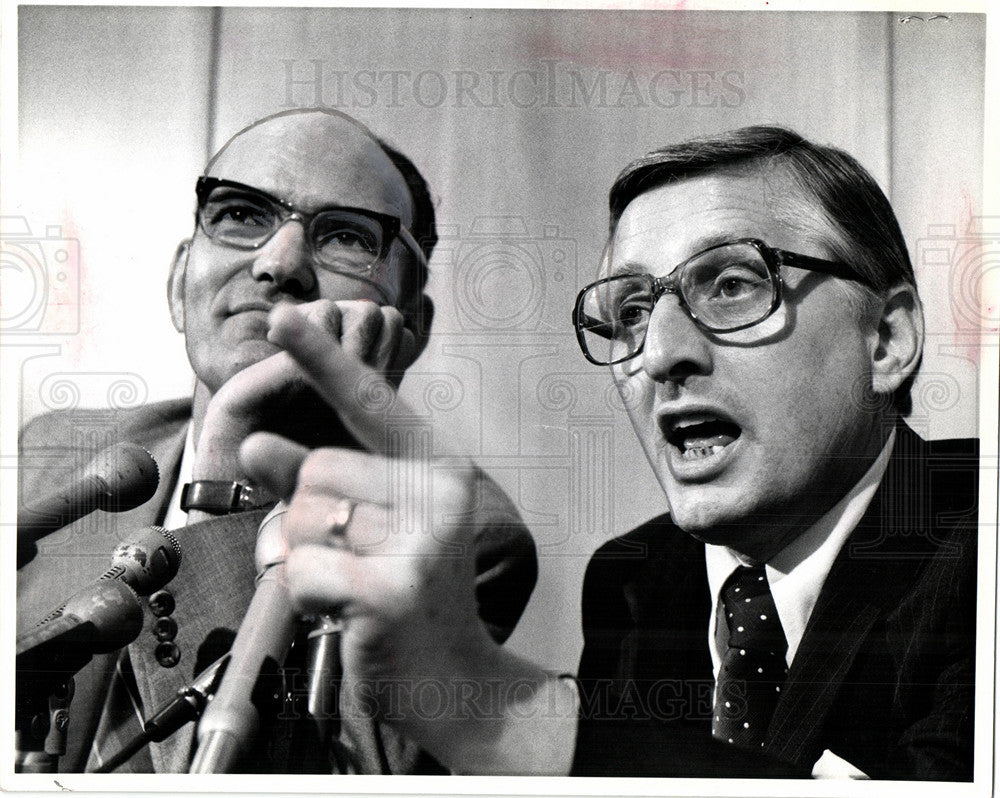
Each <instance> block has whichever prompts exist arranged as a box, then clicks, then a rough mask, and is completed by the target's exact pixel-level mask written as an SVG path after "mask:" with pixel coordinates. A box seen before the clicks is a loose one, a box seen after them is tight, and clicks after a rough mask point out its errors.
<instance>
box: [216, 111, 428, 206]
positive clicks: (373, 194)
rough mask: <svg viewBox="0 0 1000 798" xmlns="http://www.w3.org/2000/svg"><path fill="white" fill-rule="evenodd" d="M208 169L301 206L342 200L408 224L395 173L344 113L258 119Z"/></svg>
mask: <svg viewBox="0 0 1000 798" xmlns="http://www.w3.org/2000/svg"><path fill="white" fill-rule="evenodd" d="M208 174H209V175H211V176H212V177H221V178H226V179H228V180H236V181H239V182H241V183H246V184H247V185H250V186H254V187H255V188H259V189H262V190H263V191H267V192H269V193H271V194H274V195H275V196H277V197H280V198H281V199H283V200H286V201H288V202H290V203H292V204H293V205H295V206H296V207H297V208H300V209H302V210H314V209H316V208H319V207H323V206H328V205H343V206H349V207H357V208H367V209H368V210H373V211H378V212H380V213H388V214H390V215H392V216H397V217H399V218H400V219H401V220H402V221H403V223H404V224H406V225H409V224H410V223H411V222H412V204H411V199H410V193H409V189H408V188H407V186H406V181H405V180H404V179H403V176H402V174H401V173H400V172H399V170H398V169H397V168H396V166H395V164H393V163H392V161H391V160H390V159H389V157H388V156H387V155H386V154H385V152H383V150H382V148H381V147H380V146H379V145H378V143H377V142H376V141H375V140H374V139H373V138H372V136H371V134H370V133H368V131H367V130H365V129H364V128H363V127H361V126H360V125H358V124H357V123H355V122H352V121H351V120H349V119H345V118H343V117H338V116H333V115H328V114H318V113H317V114H301V115H299V114H293V115H290V116H284V117H277V118H275V119H271V120H268V121H266V122H263V123H261V124H259V125H257V126H256V127H253V128H251V129H250V130H248V131H246V132H244V133H242V134H240V135H238V136H237V137H235V138H234V139H232V140H231V141H230V142H229V144H228V145H227V146H226V148H225V149H224V150H223V151H222V153H221V154H220V155H219V156H218V158H217V159H216V160H215V162H214V163H213V164H212V165H211V168H210V169H209V170H208Z"/></svg>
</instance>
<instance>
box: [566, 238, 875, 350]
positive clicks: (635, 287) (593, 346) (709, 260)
mask: <svg viewBox="0 0 1000 798" xmlns="http://www.w3.org/2000/svg"><path fill="white" fill-rule="evenodd" d="M782 266H794V267H796V268H799V269H808V270H810V271H816V272H822V273H823V274H829V275H832V276H834V277H840V278H841V279H844V280H854V281H856V282H860V283H864V284H866V285H867V284H868V283H867V281H866V280H865V279H864V278H863V277H861V276H860V275H859V274H858V273H857V272H855V271H854V270H853V269H852V268H851V267H850V266H848V265H846V264H844V263H840V262H838V261H832V260H823V259H822V258H813V257H810V256H808V255H799V254H796V253H795V252H786V251H785V250H781V249H774V248H772V247H769V246H768V245H767V244H765V243H764V242H763V241H760V240H759V239H756V238H741V239H738V240H736V241H729V242H727V243H724V244H717V245H715V246H712V247H709V248H708V249H703V250H701V251H700V252H697V253H696V254H694V255H692V256H691V257H690V258H688V259H687V260H685V261H684V262H683V263H681V264H680V265H678V266H677V267H676V268H674V269H673V271H671V272H670V274H668V275H666V276H664V277H653V276H652V275H649V274H644V273H637V274H631V273H630V274H616V275H613V276H611V277H605V278H604V279H603V280H598V281H597V282H595V283H591V284H590V285H588V286H587V287H586V288H584V289H583V290H582V291H581V292H580V293H579V295H578V296H577V298H576V306H575V307H574V308H573V326H574V328H575V329H576V337H577V340H578V341H579V343H580V348H581V349H582V350H583V354H584V356H585V357H586V358H587V360H589V361H590V362H591V363H594V364H596V365H598V366H609V365H613V364H615V363H621V362H623V361H625V360H628V359H630V358H633V357H635V356H636V355H638V354H639V353H640V352H642V348H643V345H644V344H645V343H646V330H647V328H648V327H649V318H650V316H651V315H652V313H653V307H654V306H655V305H656V303H657V301H659V299H660V298H661V297H662V296H663V295H664V294H675V295H676V296H677V299H678V301H679V303H680V306H681V307H682V308H683V309H684V311H685V312H686V313H687V314H688V316H690V317H691V318H692V319H693V320H694V322H695V323H696V324H697V325H698V326H699V327H700V328H701V329H703V330H705V331H707V332H713V333H726V332H735V331H736V330H743V329H745V328H747V327H753V326H754V325H755V324H760V323H761V322H762V321H764V319H766V318H768V317H769V316H770V315H772V314H773V313H774V312H775V311H776V310H777V309H778V308H779V307H780V306H781V292H782V280H781V267H782Z"/></svg>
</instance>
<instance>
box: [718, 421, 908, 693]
mask: <svg viewBox="0 0 1000 798" xmlns="http://www.w3.org/2000/svg"><path fill="white" fill-rule="evenodd" d="M895 442H896V431H895V430H893V431H892V433H891V434H890V435H889V440H888V441H886V444H885V446H884V447H883V449H882V451H881V452H880V453H879V456H878V457H876V458H875V462H873V463H872V464H871V467H870V468H869V469H868V470H867V471H866V472H865V475H864V476H863V477H861V479H860V480H859V481H858V483H857V484H856V485H855V486H854V487H853V488H852V489H851V491H850V492H849V493H848V494H847V495H846V496H845V497H844V498H843V499H841V500H840V501H839V502H837V504H835V505H834V506H833V507H832V508H830V510H829V511H828V512H827V513H826V514H825V515H824V516H823V517H822V518H820V519H819V521H817V522H816V523H815V524H813V526H811V527H810V528H809V529H807V530H806V531H805V533H803V534H802V535H800V536H799V537H797V538H796V539H795V540H793V541H792V542H791V543H790V544H788V546H786V547H785V548H784V549H782V550H781V551H780V552H778V553H777V554H776V555H775V556H774V557H772V558H771V560H770V561H768V562H767V563H766V564H765V566H764V572H765V573H766V574H767V582H768V584H769V585H770V587H771V595H772V596H774V606H775V607H776V608H777V610H778V620H780V621H781V628H782V629H783V630H784V632H785V639H786V640H787V641H788V651H787V652H786V654H785V662H786V664H787V665H788V666H789V667H791V665H792V660H793V659H794V658H795V652H796V651H797V650H798V648H799V643H800V642H801V641H802V633H803V632H805V629H806V624H807V623H808V622H809V616H810V615H811V614H812V610H813V607H814V606H815V605H816V599H817V598H818V597H819V592H820V590H821V589H822V588H823V583H824V582H825V581H826V577H827V575H828V574H829V573H830V568H831V567H832V566H833V561H834V560H835V559H836V557H837V554H838V553H839V552H840V550H841V548H843V546H844V543H845V542H846V541H847V538H848V536H849V535H850V534H851V532H853V531H854V528H855V527H856V526H857V525H858V524H859V523H860V521H861V518H862V516H864V514H865V511H866V510H867V509H868V505H869V504H870V503H871V500H872V497H873V496H874V495H875V490H876V489H877V488H878V485H879V483H880V482H881V481H882V477H883V475H884V474H885V469H886V466H887V465H888V464H889V456H890V455H891V454H892V447H893V444H894V443H895ZM705 563H706V566H707V568H708V586H709V589H710V590H711V592H712V599H713V603H712V614H711V617H710V618H709V622H708V646H709V650H710V651H711V652H712V669H713V672H714V673H715V678H716V679H718V678H719V668H720V666H721V662H722V657H723V654H724V653H725V650H724V646H722V645H721V643H722V641H723V640H725V638H726V635H720V636H718V637H717V635H716V623H717V622H718V619H719V618H720V617H722V616H721V615H720V613H719V605H720V601H721V598H720V596H719V594H720V593H721V592H722V586H723V585H724V584H725V582H726V580H727V579H728V578H729V576H730V575H731V574H732V573H733V571H735V570H736V569H737V568H738V567H739V566H740V565H749V564H750V563H748V562H746V561H745V559H743V558H741V557H740V555H738V554H736V553H735V552H734V551H732V550H731V549H728V548H726V547H725V546H716V545H712V544H708V543H706V544H705ZM720 638H721V639H720Z"/></svg>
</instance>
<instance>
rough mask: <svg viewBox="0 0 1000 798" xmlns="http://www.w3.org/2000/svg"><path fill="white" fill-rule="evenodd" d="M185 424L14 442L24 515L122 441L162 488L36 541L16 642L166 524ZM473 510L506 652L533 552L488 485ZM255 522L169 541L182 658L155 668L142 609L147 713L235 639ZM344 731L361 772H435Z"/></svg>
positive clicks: (78, 717)
mask: <svg viewBox="0 0 1000 798" xmlns="http://www.w3.org/2000/svg"><path fill="white" fill-rule="evenodd" d="M190 414H191V405H190V401H186V400H185V401H173V402H164V403H160V404H154V405H150V406H148V407H144V408H141V409H137V410H132V411H122V412H110V411H106V410H105V411H86V410H73V411H67V412H59V413H54V414H50V415H47V416H43V417H41V418H39V419H36V420H34V421H33V422H32V423H31V424H29V425H28V426H27V427H26V428H25V429H24V430H23V431H22V433H21V439H20V465H19V472H20V486H19V496H20V500H21V503H22V505H27V506H30V505H31V501H32V498H33V497H34V498H38V497H41V496H44V495H46V494H48V493H50V492H52V491H54V490H55V489H56V488H57V487H59V486H60V484H64V483H65V480H67V479H68V477H69V475H70V474H71V473H72V472H73V470H74V469H75V468H79V467H82V466H84V465H86V463H88V462H89V461H90V459H91V458H92V457H93V456H94V455H95V454H96V453H97V452H98V451H100V450H101V449H102V448H104V447H105V446H108V445H111V444H113V443H116V442H119V441H131V442H134V443H138V444H140V445H142V446H145V447H146V448H147V449H148V450H149V451H150V452H151V453H152V454H153V456H154V458H155V459H156V461H157V463H158V464H159V466H160V470H161V479H160V484H159V488H158V489H157V491H156V495H155V496H154V497H153V499H152V500H150V501H149V502H147V503H146V504H144V505H142V506H141V507H138V508H136V509H135V510H132V511H129V512H125V513H105V512H102V511H97V512H95V513H92V514H91V515H89V516H86V517H84V518H83V519H81V520H80V521H78V522H76V523H74V524H70V525H69V526H67V527H64V528H63V529H60V530H58V531H57V532H54V533H53V534H51V535H49V536H47V537H46V538H44V539H43V540H42V541H40V542H39V544H38V549H39V551H38V554H37V556H35V557H34V559H32V560H31V561H30V562H28V563H27V564H25V565H24V566H23V567H22V568H21V569H20V570H19V571H18V580H17V583H18V584H17V588H18V602H17V629H18V633H20V632H22V631H24V630H26V629H28V628H30V627H31V626H32V625H34V624H35V623H36V622H37V621H38V620H39V619H41V618H42V617H44V615H45V614H47V612H48V611H49V610H51V609H52V608H54V607H55V606H57V605H58V604H59V603H60V602H61V601H62V600H63V599H65V598H66V597H68V596H69V595H71V594H72V593H73V592H75V591H76V590H77V589H79V588H82V587H84V586H85V585H87V584H89V583H91V582H92V581H93V580H95V579H97V578H98V577H99V576H100V575H101V574H102V573H103V572H104V571H105V570H106V569H107V566H108V563H109V559H110V555H111V552H112V550H113V549H114V547H115V546H116V545H117V544H118V543H119V542H120V541H121V540H122V539H123V538H126V537H128V536H129V534H130V533H131V532H133V531H135V530H137V529H139V528H141V527H143V526H145V525H147V524H153V523H156V522H158V521H159V520H160V519H162V518H163V516H164V514H165V512H166V505H167V502H168V501H169V499H170V497H171V495H172V493H173V490H174V486H175V483H176V479H177V470H178V466H179V462H180V456H181V452H182V450H183V447H184V435H185V430H186V426H187V423H188V421H189V419H190ZM477 511H478V512H480V513H483V514H485V516H484V517H489V518H491V519H496V520H495V521H494V522H493V523H491V524H490V525H488V526H487V528H486V531H484V532H483V533H482V534H481V535H480V536H479V538H478V540H477V542H476V547H477V550H476V563H477V572H478V578H477V596H478V599H479V604H480V615H481V617H482V618H483V620H484V622H485V623H486V625H487V627H488V628H489V630H490V632H491V633H492V634H493V636H494V637H495V638H496V639H497V640H501V641H502V640H504V639H506V638H507V636H508V635H509V634H510V633H511V631H513V628H514V625H515V624H516V623H517V620H518V618H519V617H520V615H521V612H522V611H523V609H524V606H525V604H526V603H527V601H528V597H529V595H530V593H531V590H532V588H533V586H534V583H535V578H536V573H537V561H536V558H535V550H534V543H533V542H532V540H531V537H530V535H529V533H528V531H527V529H526V528H525V527H524V525H523V524H522V523H521V521H520V518H519V516H518V515H517V512H516V510H515V509H514V507H513V505H512V504H511V503H510V502H509V500H508V499H507V498H506V496H504V495H503V494H502V492H501V491H500V490H499V489H497V488H495V486H494V487H493V488H492V489H487V490H485V491H482V493H481V501H480V506H479V507H478V508H477ZM263 516H264V512H263V511H254V512H247V513H240V514H235V515H229V516H220V517H218V518H214V519H211V520H209V521H205V522H202V523H198V524H192V525H190V526H187V527H185V528H183V529H180V530H176V532H175V534H176V535H177V538H178V540H179V541H180V544H181V551H182V559H181V566H180V570H179V572H178V574H177V576H176V578H174V580H173V581H172V582H171V583H170V584H169V585H168V589H169V591H170V593H171V594H172V595H173V597H174V599H175V600H176V609H175V611H174V612H173V614H172V617H173V618H174V620H175V621H176V622H177V626H178V632H177V636H176V638H175V640H174V642H175V643H176V644H177V646H178V647H179V649H180V652H181V658H180V661H179V663H178V664H177V665H176V666H174V667H170V668H167V667H164V666H162V665H161V664H159V662H158V661H157V659H156V657H155V656H154V650H155V647H156V645H157V642H158V641H157V640H156V639H155V638H154V636H153V634H152V632H151V623H152V621H153V617H152V615H151V613H150V611H149V609H148V608H146V619H145V624H144V628H143V631H142V633H141V634H140V635H139V637H138V639H137V640H136V641H135V642H134V643H132V644H131V645H130V646H129V654H130V657H131V661H132V666H133V669H134V671H135V676H136V683H137V685H138V688H139V692H140V695H141V698H142V701H143V706H144V708H145V710H146V712H147V713H151V712H152V711H155V709H157V708H159V707H161V706H162V705H163V704H164V703H165V702H166V701H168V700H169V699H170V698H172V697H173V696H174V694H175V692H176V691H177V690H178V688H180V687H183V686H184V685H185V684H187V683H188V682H190V680H191V678H192V676H193V675H194V673H195V672H196V671H197V670H199V669H200V668H203V667H204V666H206V665H208V664H211V662H213V661H214V660H215V659H216V658H217V657H218V656H220V655H221V654H222V653H224V652H225V650H226V648H225V647H224V648H222V649H221V650H218V641H223V640H225V641H230V640H231V639H232V635H233V633H234V632H235V630H236V629H238V628H239V624H240V622H241V621H242V619H243V615H244V614H245V612H246V608H247V606H248V605H249V603H250V599H251V598H252V596H253V591H254V545H255V542H256V537H257V528H258V526H259V524H260V522H261V519H262V518H263ZM114 662H115V656H114V655H107V656H99V657H96V658H95V659H94V661H93V662H92V663H91V664H90V665H89V666H87V667H86V668H85V669H84V670H83V671H81V672H80V674H78V676H77V678H76V695H75V697H74V699H73V703H72V708H71V724H70V734H69V740H68V751H67V754H66V756H64V757H63V758H62V759H61V760H60V770H62V771H63V772H81V771H82V770H83V769H84V766H85V764H86V761H87V755H88V752H89V749H90V743H91V740H92V738H93V736H94V734H95V731H96V728H97V722H98V720H99V716H100V712H101V708H102V705H103V702H104V699H105V696H106V694H107V690H108V687H109V684H110V677H111V673H112V671H113V668H114ZM368 714H369V715H370V713H368ZM342 727H343V728H342V733H341V739H342V740H345V741H347V742H349V743H350V744H351V747H352V748H354V749H355V750H356V752H357V754H358V756H359V757H360V760H361V765H362V768H363V772H389V773H407V772H414V771H420V770H422V769H424V768H429V769H433V768H434V767H435V763H431V762H429V761H428V758H425V757H423V756H422V755H421V754H420V752H419V750H418V749H417V748H416V746H414V745H413V744H412V743H410V742H408V741H406V740H404V739H402V738H401V737H400V736H399V735H398V734H396V733H395V732H394V731H393V730H392V729H389V728H388V727H384V726H382V725H381V724H378V723H376V722H375V721H374V720H373V719H371V718H370V717H366V718H360V717H358V718H351V719H346V718H345V720H344V721H343V724H342ZM192 731H193V728H192V724H189V725H188V726H187V727H185V729H183V730H182V731H181V732H178V733H177V734H175V735H173V736H172V737H171V738H169V739H168V740H167V741H165V742H164V743H161V744H154V745H152V746H150V753H151V755H152V762H153V766H154V767H155V769H156V770H157V771H164V772H187V768H188V759H189V751H190V747H191V735H192ZM114 748H115V746H112V749H113V750H114ZM109 753H110V752H109ZM277 767H281V765H280V764H279V765H277Z"/></svg>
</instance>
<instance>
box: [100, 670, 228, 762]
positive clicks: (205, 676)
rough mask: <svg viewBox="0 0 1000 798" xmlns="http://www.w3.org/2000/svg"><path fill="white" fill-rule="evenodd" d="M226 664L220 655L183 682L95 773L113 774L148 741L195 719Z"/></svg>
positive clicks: (209, 698)
mask: <svg viewBox="0 0 1000 798" xmlns="http://www.w3.org/2000/svg"><path fill="white" fill-rule="evenodd" d="M228 664H229V654H228V653H226V654H223V655H222V656H221V657H219V659H217V660H216V661H215V662H213V663H212V664H211V665H209V666H208V667H207V668H205V670H203V671H202V672H201V673H200V674H198V676H197V677H196V678H195V680H194V681H193V682H191V684H188V685H185V686H184V687H182V688H181V689H180V690H178V691H177V694H176V695H175V696H174V698H173V699H171V700H170V701H169V702H168V703H167V704H166V706H164V707H163V708H162V709H160V710H159V711H157V712H156V713H155V714H154V715H153V716H152V717H151V718H149V719H148V720H147V721H146V722H145V723H144V724H143V730H142V732H140V733H139V734H137V735H135V737H133V738H132V739H131V740H129V741H128V743H126V744H125V746H124V747H122V749H121V750H120V751H118V752H117V753H115V754H114V756H111V757H109V758H108V759H107V760H106V761H105V762H104V764H102V765H101V766H100V767H99V768H95V770H94V772H95V773H112V772H114V771H115V770H117V769H118V768H119V767H120V766H121V765H123V764H124V763H126V762H128V760H130V759H131V758H132V757H133V756H135V755H136V753H137V752H138V751H139V750H140V749H141V748H143V747H144V746H146V745H148V744H149V743H162V742H163V741H164V740H166V739H167V738H168V737H169V736H170V735H172V734H173V733H174V732H176V731H177V730H178V729H180V728H181V727H182V726H184V725H185V724H186V723H189V722H190V721H192V720H195V719H196V718H198V717H199V716H200V715H201V713H202V712H204V711H205V707H206V706H207V704H208V702H209V701H211V700H212V696H214V695H215V691H216V690H217V689H218V687H219V682H220V681H221V680H222V675H223V674H224V673H225V672H226V665H228Z"/></svg>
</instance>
